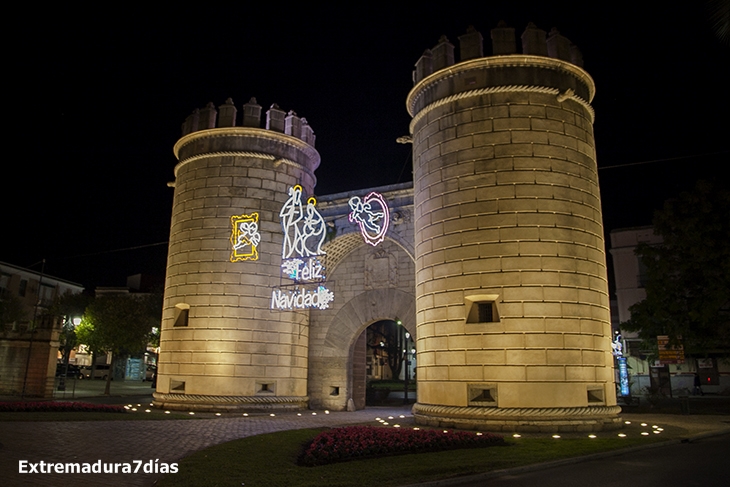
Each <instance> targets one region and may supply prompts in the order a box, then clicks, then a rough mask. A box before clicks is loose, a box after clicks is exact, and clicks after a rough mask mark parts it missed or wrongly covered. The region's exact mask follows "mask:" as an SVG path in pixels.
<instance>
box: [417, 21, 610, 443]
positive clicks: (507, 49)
mask: <svg viewBox="0 0 730 487" xmlns="http://www.w3.org/2000/svg"><path fill="white" fill-rule="evenodd" d="M491 37H492V45H493V55H492V56H489V57H483V53H482V36H481V34H480V33H479V32H476V31H475V30H473V28H470V29H469V31H468V32H467V34H466V35H464V36H462V37H460V38H459V41H460V53H461V61H460V62H459V63H455V61H454V46H453V45H452V44H450V43H449V42H448V40H447V39H446V38H444V37H442V38H441V40H440V41H439V43H438V45H437V46H436V47H435V48H433V49H432V50H427V51H426V52H425V53H424V55H423V56H422V57H421V59H420V60H419V61H418V63H417V64H416V70H415V73H414V76H415V78H414V81H415V86H414V88H413V90H412V91H411V92H410V94H409V95H408V99H407V108H408V111H409V112H410V114H411V116H412V117H413V121H412V122H411V133H412V137H413V160H414V212H415V218H416V222H415V236H416V237H415V251H416V299H417V305H416V309H417V313H418V315H417V323H418V342H417V349H418V403H417V404H416V405H415V407H414V414H415V416H416V419H417V421H418V422H420V423H424V424H433V425H440V426H454V425H455V426H460V427H485V426H486V427H489V428H490V429H492V430H500V429H502V430H504V431H509V430H546V431H550V430H558V431H561V430H600V429H606V428H613V427H618V423H619V418H618V417H617V414H618V412H619V411H620V408H619V407H617V406H616V399H615V390H614V383H613V359H612V356H611V352H610V351H611V346H610V337H611V331H610V320H609V300H608V285H607V278H606V264H605V253H604V240H603V225H602V219H601V206H600V197H599V189H598V175H597V172H596V157H595V147H594V140H593V117H594V114H593V110H592V108H591V106H590V105H589V103H590V101H591V100H592V98H593V95H594V84H593V80H592V79H591V77H590V76H589V75H588V74H587V73H586V72H585V71H584V70H583V69H582V68H581V65H582V62H581V60H580V54H579V53H578V51H577V50H576V49H575V47H574V46H572V45H571V44H570V42H569V41H568V40H567V39H566V38H565V37H563V36H561V35H560V34H559V33H558V32H557V31H555V30H553V31H552V32H551V33H550V35H549V36H547V37H546V34H545V31H543V30H540V29H538V28H536V27H535V26H534V25H532V24H530V25H528V27H527V29H526V30H525V32H524V33H523V34H522V48H523V49H522V51H523V53H522V54H517V53H516V42H515V34H514V29H511V28H507V27H504V26H502V25H500V26H499V27H497V28H496V29H494V30H492V32H491Z"/></svg>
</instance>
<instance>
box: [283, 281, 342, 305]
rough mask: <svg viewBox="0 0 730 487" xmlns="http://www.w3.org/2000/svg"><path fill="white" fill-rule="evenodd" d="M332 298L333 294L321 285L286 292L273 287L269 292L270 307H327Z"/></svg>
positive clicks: (333, 297)
mask: <svg viewBox="0 0 730 487" xmlns="http://www.w3.org/2000/svg"><path fill="white" fill-rule="evenodd" d="M334 299H335V294H334V293H333V292H332V291H330V290H329V289H327V288H326V287H324V286H322V285H320V286H317V289H316V290H306V289H296V290H294V291H288V292H287V293H285V292H284V291H282V290H280V289H274V290H273V291H272V292H271V309H280V310H291V309H306V308H317V309H327V308H329V303H331V302H332V301H333V300H334Z"/></svg>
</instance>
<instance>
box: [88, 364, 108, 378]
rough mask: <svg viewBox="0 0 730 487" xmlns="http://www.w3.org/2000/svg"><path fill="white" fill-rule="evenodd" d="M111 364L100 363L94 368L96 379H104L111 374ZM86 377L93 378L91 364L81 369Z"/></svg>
mask: <svg viewBox="0 0 730 487" xmlns="http://www.w3.org/2000/svg"><path fill="white" fill-rule="evenodd" d="M109 371H110V366H109V365H107V364H99V365H97V366H96V368H95V370H94V379H104V380H106V378H107V377H108V376H109ZM81 372H82V373H83V375H84V377H85V378H87V379H91V365H84V366H83V367H82V369H81Z"/></svg>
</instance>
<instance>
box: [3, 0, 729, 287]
mask: <svg viewBox="0 0 730 487" xmlns="http://www.w3.org/2000/svg"><path fill="white" fill-rule="evenodd" d="M258 3H263V2H257V4H258ZM593 3H594V2H585V1H583V2H576V3H571V2H558V3H557V4H556V3H554V2H539V3H537V2H536V3H534V4H531V3H530V2H418V3H417V5H418V8H417V9H416V8H413V7H410V6H409V5H410V3H408V4H406V3H402V4H401V3H399V4H396V5H395V6H394V5H388V6H387V7H382V6H378V5H379V4H378V5H376V4H375V3H373V2H367V3H362V4H358V3H341V4H337V5H338V6H336V7H320V6H312V5H309V4H307V3H306V2H299V6H298V7H295V8H294V9H291V8H288V7H284V6H283V4H280V3H277V4H275V5H274V3H273V2H271V5H272V6H271V7H269V6H256V7H252V6H251V5H250V4H249V2H237V3H236V4H235V5H233V6H226V7H207V6H198V7H197V9H196V10H188V11H186V10H184V7H182V6H181V5H179V6H178V7H177V8H176V9H175V10H174V11H164V10H162V9H149V8H147V9H144V10H134V9H130V8H129V7H128V6H127V5H126V4H125V5H124V8H123V9H122V8H121V7H119V8H118V10H111V11H109V10H105V11H104V12H102V11H101V10H99V11H95V10H89V9H74V8H68V7H66V6H64V7H57V8H58V10H56V11H52V10H45V11H42V12H41V11H38V12H26V13H27V15H26V16H21V17H19V18H22V19H23V21H22V22H18V24H17V25H14V26H12V27H11V28H10V29H11V30H10V32H11V37H12V40H13V44H12V49H9V50H8V53H7V55H6V58H7V59H8V60H9V63H8V64H7V65H6V69H7V70H6V72H5V78H6V80H8V79H9V81H10V83H9V88H6V92H5V97H6V111H5V120H6V122H5V126H6V127H8V128H9V131H8V128H6V132H5V134H6V135H5V137H4V140H5V144H4V145H5V153H4V156H5V159H4V170H3V172H2V181H3V184H2V188H3V192H2V194H3V198H2V201H3V202H4V215H5V218H4V219H5V221H6V222H7V223H6V224H5V226H4V228H5V231H4V232H3V238H2V252H0V261H5V262H9V263H12V264H15V265H18V266H22V267H30V268H32V269H35V270H40V268H41V266H40V264H39V262H40V261H41V259H43V258H45V259H46V268H45V272H46V273H49V274H51V275H54V276H57V277H62V278H65V279H68V280H72V281H75V282H80V283H82V284H84V285H86V286H89V287H93V286H97V285H101V286H123V285H125V279H124V278H125V276H126V275H131V274H136V273H146V274H151V275H156V276H158V277H159V278H160V279H162V278H163V277H164V268H165V259H166V253H167V246H166V244H163V243H164V242H166V241H167V239H168V236H169V222H170V210H171V204H172V191H173V190H172V189H171V188H168V187H167V186H166V183H167V182H168V181H172V179H173V168H174V166H175V163H176V160H175V157H174V155H173V153H172V147H173V145H174V143H175V141H176V140H177V139H178V138H179V136H180V125H181V123H182V122H183V120H184V119H185V117H186V116H187V115H188V114H190V113H191V111H192V110H193V109H194V108H202V107H203V106H205V104H206V103H207V102H209V101H212V102H213V103H214V104H215V105H216V106H218V105H220V104H222V103H223V102H224V101H225V100H226V98H228V97H232V98H233V101H234V102H235V103H236V105H237V107H238V108H239V117H240V111H241V105H242V104H243V103H245V102H247V101H248V99H249V98H250V97H252V96H255V97H256V98H257V100H258V103H259V104H260V105H262V106H263V107H264V111H265V110H266V109H267V108H268V107H269V106H270V105H271V104H272V103H277V104H278V105H279V106H280V107H281V108H282V109H284V110H286V111H288V110H294V111H296V112H297V114H298V115H299V116H303V117H306V118H307V120H308V121H309V123H310V125H311V126H312V128H313V129H314V131H315V134H316V136H317V143H316V148H317V150H318V151H319V153H320V155H321V157H322V164H321V165H320V168H319V169H318V170H317V173H316V174H317V177H318V184H317V187H316V192H317V194H319V195H323V194H330V193H335V192H339V191H346V190H351V189H362V188H368V187H374V186H380V185H386V184H394V183H397V182H404V181H410V180H411V168H412V161H411V158H410V151H411V146H410V145H400V144H397V143H396V142H395V139H396V138H398V137H399V136H403V135H407V133H408V123H409V121H410V117H409V115H408V113H407V112H406V108H405V99H406V96H407V94H408V92H409V90H410V88H411V87H412V81H411V71H412V69H413V65H414V63H415V62H416V61H417V60H418V58H419V57H420V55H421V53H422V52H423V50H424V49H426V48H431V47H433V46H434V45H435V44H436V43H437V42H438V39H439V37H440V36H441V35H442V34H445V35H446V36H447V37H448V38H449V40H450V41H451V42H452V43H454V44H455V45H456V46H457V52H458V40H457V38H458V36H460V35H462V34H463V33H465V32H466V28H467V27H468V26H469V25H474V27H476V28H477V30H479V31H481V32H482V35H483V36H484V37H485V54H486V53H491V45H490V43H489V30H490V29H491V28H493V27H495V26H496V25H497V23H498V22H499V21H500V20H504V21H506V22H507V24H508V25H509V26H511V27H515V29H516V31H517V35H518V36H519V35H520V34H521V33H522V31H523V30H524V28H525V26H526V25H527V23H528V22H529V21H532V22H534V23H535V24H536V25H537V26H538V27H540V28H542V29H544V30H546V31H549V30H550V29H551V28H552V27H557V28H558V29H559V30H560V32H561V33H562V34H563V35H565V36H566V37H568V38H569V39H570V40H571V41H572V42H573V43H575V44H576V45H577V46H578V47H579V48H580V49H581V51H582V53H583V57H584V60H585V69H586V70H587V71H588V72H589V73H590V74H591V76H592V77H593V78H594V80H595V82H596V86H597V90H596V97H595V99H594V100H593V103H592V104H593V107H594V108H595V111H596V123H595V134H596V144H597V152H598V165H599V169H600V170H599V175H600V178H601V181H600V182H601V191H602V198H603V210H604V222H605V227H606V231H607V232H608V231H610V230H611V229H615V228H622V227H628V226H638V225H648V224H650V223H651V218H652V214H653V211H654V210H655V209H657V208H660V207H661V206H662V202H663V200H664V199H666V198H667V197H671V196H673V195H676V194H677V193H678V192H679V191H681V190H685V189H689V188H690V187H691V186H692V185H693V184H694V182H695V181H696V180H697V179H699V178H710V179H712V180H714V181H716V182H718V183H719V184H722V185H727V184H728V183H727V179H728V177H727V176H723V175H721V173H720V171H721V170H722V167H723V166H728V163H729V162H730V150H728V146H727V143H728V139H730V127H729V125H730V124H729V123H728V120H729V118H728V117H729V116H730V89H728V87H730V79H729V78H730V76H729V75H728V73H729V72H730V47H728V44H727V43H725V44H723V43H722V42H721V41H720V40H719V39H718V37H717V36H716V35H715V33H714V30H713V28H712V26H711V24H710V22H709V20H708V17H709V14H708V11H707V5H706V3H705V2H704V1H697V2H686V4H685V5H683V6H681V7H675V6H670V5H667V4H665V5H663V8H662V9H661V10H653V9H651V8H650V7H648V6H647V7H640V6H636V5H635V4H639V3H643V2H633V3H625V4H622V3H621V2H601V3H602V4H604V5H606V6H605V7H603V8H601V7H595V6H593V5H592V4H593ZM105 8H107V9H108V8H109V7H108V6H105ZM112 8H113V7H112ZM457 56H458V54H457ZM457 59H458V57H457ZM648 161H655V162H648ZM636 163H643V164H636ZM619 165H626V166H625V167H622V168H616V167H614V166H619Z"/></svg>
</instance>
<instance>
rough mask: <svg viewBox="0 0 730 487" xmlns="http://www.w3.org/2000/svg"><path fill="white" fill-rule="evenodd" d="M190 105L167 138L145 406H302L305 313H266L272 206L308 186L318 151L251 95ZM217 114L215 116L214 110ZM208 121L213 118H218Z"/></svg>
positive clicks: (278, 238)
mask: <svg viewBox="0 0 730 487" xmlns="http://www.w3.org/2000/svg"><path fill="white" fill-rule="evenodd" d="M243 109H244V113H243V125H244V126H239V127H236V126H235V122H236V108H235V106H234V105H233V103H232V102H231V101H230V99H229V100H228V101H227V102H226V103H225V104H224V105H222V106H220V107H219V110H218V111H216V109H215V107H214V106H213V105H212V104H209V105H208V106H207V107H206V108H204V109H202V110H196V111H195V112H194V113H193V115H191V116H190V117H188V119H187V121H186V122H185V124H183V137H182V138H181V139H180V140H178V142H177V143H176V144H175V148H174V152H175V156H176V157H177V158H178V160H179V163H178V164H177V166H176V167H175V182H174V183H172V185H174V188H175V194H174V202H173V208H172V223H171V229H170V247H169V255H168V263H167V278H166V282H165V298H164V309H163V318H162V334H161V340H160V357H159V368H158V378H157V392H156V393H155V394H154V401H155V405H157V406H160V407H165V408H170V409H192V410H227V409H247V410H248V409H282V408H283V409H289V408H301V407H306V405H307V400H308V398H307V357H308V310H299V311H278V310H277V311H274V310H271V309H270V307H271V299H272V297H271V296H272V289H273V288H276V287H277V286H279V285H280V284H281V268H280V266H281V255H282V235H283V234H282V228H281V224H280V218H279V213H280V211H281V208H282V205H283V204H284V202H285V201H286V200H287V199H288V198H289V189H290V188H292V187H294V186H295V185H300V186H301V187H302V188H303V193H304V194H311V193H312V190H313V188H314V185H315V183H316V178H315V176H314V170H315V169H316V168H317V166H318V165H319V161H320V158H319V154H318V153H317V151H316V150H315V149H314V147H313V146H314V134H313V132H312V130H311V128H310V127H309V125H308V124H307V122H306V120H305V119H303V118H302V119H300V118H299V117H297V116H296V114H295V113H294V112H289V113H288V114H286V113H285V112H284V111H282V110H280V109H279V108H278V107H277V106H276V105H273V106H272V107H271V109H270V110H269V111H268V112H267V120H266V129H262V128H259V127H260V117H261V107H260V106H259V105H257V104H256V100H255V99H251V101H249V103H247V104H245V105H244V106H243ZM218 115H219V116H218ZM216 118H218V123H217V124H216Z"/></svg>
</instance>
